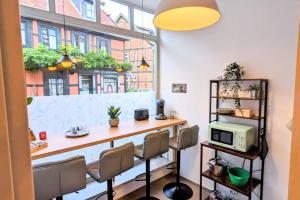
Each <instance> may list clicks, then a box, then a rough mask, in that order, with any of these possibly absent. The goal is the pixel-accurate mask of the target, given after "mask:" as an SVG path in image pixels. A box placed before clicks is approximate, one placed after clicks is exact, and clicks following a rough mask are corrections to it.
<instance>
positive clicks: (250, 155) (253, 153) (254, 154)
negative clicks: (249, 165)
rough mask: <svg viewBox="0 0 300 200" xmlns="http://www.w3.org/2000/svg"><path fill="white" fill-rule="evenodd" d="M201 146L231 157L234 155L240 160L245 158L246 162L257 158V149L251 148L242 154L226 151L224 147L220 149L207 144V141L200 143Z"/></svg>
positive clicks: (230, 150)
mask: <svg viewBox="0 0 300 200" xmlns="http://www.w3.org/2000/svg"><path fill="white" fill-rule="evenodd" d="M201 145H202V146H205V147H208V148H211V149H215V150H218V151H222V152H225V153H228V154H231V155H235V156H238V157H241V158H245V159H248V160H255V159H256V158H257V157H258V156H259V151H258V148H257V147H253V148H252V149H250V150H249V151H248V152H246V153H244V152H240V151H235V150H232V149H228V148H225V147H221V146H218V145H214V144H209V143H208V141H205V142H202V143H201Z"/></svg>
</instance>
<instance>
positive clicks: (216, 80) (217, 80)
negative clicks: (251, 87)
mask: <svg viewBox="0 0 300 200" xmlns="http://www.w3.org/2000/svg"><path fill="white" fill-rule="evenodd" d="M224 81H228V82H232V81H268V79H259V78H258V79H257V78H255V79H231V80H219V79H215V80H210V82H224Z"/></svg>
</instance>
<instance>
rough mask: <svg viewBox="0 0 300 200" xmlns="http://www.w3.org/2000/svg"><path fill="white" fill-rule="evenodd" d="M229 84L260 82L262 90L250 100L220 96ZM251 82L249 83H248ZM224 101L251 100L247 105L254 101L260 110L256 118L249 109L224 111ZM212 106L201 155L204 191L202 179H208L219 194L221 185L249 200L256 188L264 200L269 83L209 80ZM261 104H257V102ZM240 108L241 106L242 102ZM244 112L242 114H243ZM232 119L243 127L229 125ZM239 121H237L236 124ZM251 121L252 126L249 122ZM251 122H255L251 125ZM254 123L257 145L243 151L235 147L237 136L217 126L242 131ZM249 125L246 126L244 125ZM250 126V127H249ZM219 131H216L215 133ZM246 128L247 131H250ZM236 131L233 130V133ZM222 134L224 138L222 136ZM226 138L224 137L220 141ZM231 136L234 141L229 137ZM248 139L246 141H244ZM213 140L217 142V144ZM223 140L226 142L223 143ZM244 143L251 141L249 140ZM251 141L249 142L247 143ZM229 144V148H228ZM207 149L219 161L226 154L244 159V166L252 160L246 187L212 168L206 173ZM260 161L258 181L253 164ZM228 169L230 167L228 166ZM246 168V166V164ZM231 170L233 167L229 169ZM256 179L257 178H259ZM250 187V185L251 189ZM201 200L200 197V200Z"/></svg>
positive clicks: (253, 133)
mask: <svg viewBox="0 0 300 200" xmlns="http://www.w3.org/2000/svg"><path fill="white" fill-rule="evenodd" d="M225 81H226V83H231V82H232V83H233V84H234V83H236V82H237V81H238V82H240V83H245V85H247V84H248V85H249V84H250V83H253V82H255V83H257V87H259V91H258V92H257V94H256V96H253V97H252V96H251V97H239V96H237V95H235V96H236V97H232V96H229V95H228V96H227V97H225V96H222V95H220V93H221V91H220V90H221V86H222V85H223V84H224V82H225ZM248 82H249V83H248ZM225 100H229V101H230V100H234V101H235V103H236V102H239V103H240V101H243V100H245V101H248V102H247V105H249V103H251V102H252V101H253V104H251V105H252V108H255V110H257V114H256V115H254V114H253V113H252V112H250V110H247V109H245V110H244V109H243V108H241V107H239V108H236V109H228V108H227V109H226V108H225V109H224V108H221V104H222V103H223V102H224V101H225ZM209 102H210V106H209V122H210V126H211V127H210V128H209V140H208V141H205V142H202V143H201V154H200V155H201V156H200V162H201V163H200V166H201V167H200V173H201V175H200V187H201V188H202V179H203V178H207V179H209V180H211V181H213V182H214V191H217V185H218V184H221V185H223V186H225V187H227V188H229V189H231V190H234V191H236V192H238V193H240V194H243V195H245V196H247V197H248V199H250V200H251V199H252V192H253V190H254V189H256V188H257V187H260V195H256V196H259V197H258V198H259V199H263V183H264V162H265V157H266V155H267V152H268V146H267V143H266V128H267V104H268V80H267V79H237V80H211V81H210V98H209ZM256 102H258V103H256ZM240 105H241V103H240ZM243 111H245V113H246V115H243ZM241 112H242V113H241ZM230 118H235V119H236V120H238V119H240V120H242V123H241V125H240V124H234V123H230ZM236 120H235V121H234V122H235V123H236ZM247 120H249V123H248V122H247ZM251 121H252V122H251ZM250 122H251V123H250ZM253 122H255V124H257V126H255V128H254V127H253V129H252V130H251V132H252V135H253V137H255V142H254V141H253V145H251V147H249V148H247V149H246V150H245V149H244V150H241V149H240V148H241V146H239V147H233V137H234V136H232V135H234V133H232V135H230V131H229V132H228V131H224V130H223V132H221V131H218V130H217V129H218V127H220V126H221V125H224V124H225V125H226V124H229V125H228V127H229V126H232V127H231V128H237V127H238V128H243V129H245V130H246V129H247V128H248V129H249V127H251V126H253ZM245 123H246V125H245ZM247 124H251V125H247ZM215 129H216V130H215ZM248 129H247V131H249V130H248ZM233 132H234V131H233ZM221 134H223V135H221ZM221 137H223V138H221ZM230 137H231V138H230ZM243 139H245V138H243ZM214 140H215V141H216V140H217V141H218V142H214ZM222 140H223V141H222ZM245 140H248V138H246V139H245ZM247 142H248V141H247ZM229 144H230V145H229ZM204 148H206V149H211V150H213V152H214V158H215V159H217V157H219V152H223V153H227V154H229V155H233V156H237V157H240V158H242V159H244V163H245V161H246V160H248V161H249V163H250V167H249V171H247V170H244V169H243V168H240V169H242V170H244V171H245V172H247V173H248V175H249V177H248V182H247V184H246V185H243V186H239V185H238V184H233V183H232V180H231V178H229V175H228V173H227V175H225V176H224V175H223V176H215V175H214V174H213V173H212V171H211V169H209V170H204V171H203V165H204V164H205V162H204V159H203V151H204ZM258 158H259V159H260V160H261V162H260V163H261V165H260V166H261V169H260V170H258V171H259V172H261V173H260V175H259V176H258V177H259V179H258V178H254V177H253V173H255V172H257V170H256V171H254V170H253V164H254V161H255V160H257V159H258ZM227 167H228V166H227ZM243 167H244V164H243ZM229 169H230V168H229ZM256 177H257V176H256ZM250 185H251V186H250ZM200 197H202V192H200ZM200 199H201V198H200Z"/></svg>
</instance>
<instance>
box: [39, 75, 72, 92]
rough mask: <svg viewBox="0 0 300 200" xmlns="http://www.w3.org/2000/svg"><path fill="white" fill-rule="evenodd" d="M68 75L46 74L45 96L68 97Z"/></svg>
mask: <svg viewBox="0 0 300 200" xmlns="http://www.w3.org/2000/svg"><path fill="white" fill-rule="evenodd" d="M67 77H68V75H67V74H66V73H56V72H45V73H44V78H45V84H44V89H45V95H46V96H60V95H68V94H69V87H68V82H69V80H68V78H67Z"/></svg>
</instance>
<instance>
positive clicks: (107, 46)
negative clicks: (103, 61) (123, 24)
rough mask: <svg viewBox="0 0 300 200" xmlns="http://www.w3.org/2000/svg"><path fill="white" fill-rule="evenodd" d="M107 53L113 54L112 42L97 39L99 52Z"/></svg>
mask: <svg viewBox="0 0 300 200" xmlns="http://www.w3.org/2000/svg"><path fill="white" fill-rule="evenodd" d="M99 50H101V51H105V52H106V53H108V54H111V42H110V39H108V38H104V37H100V36H98V37H97V51H99Z"/></svg>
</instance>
